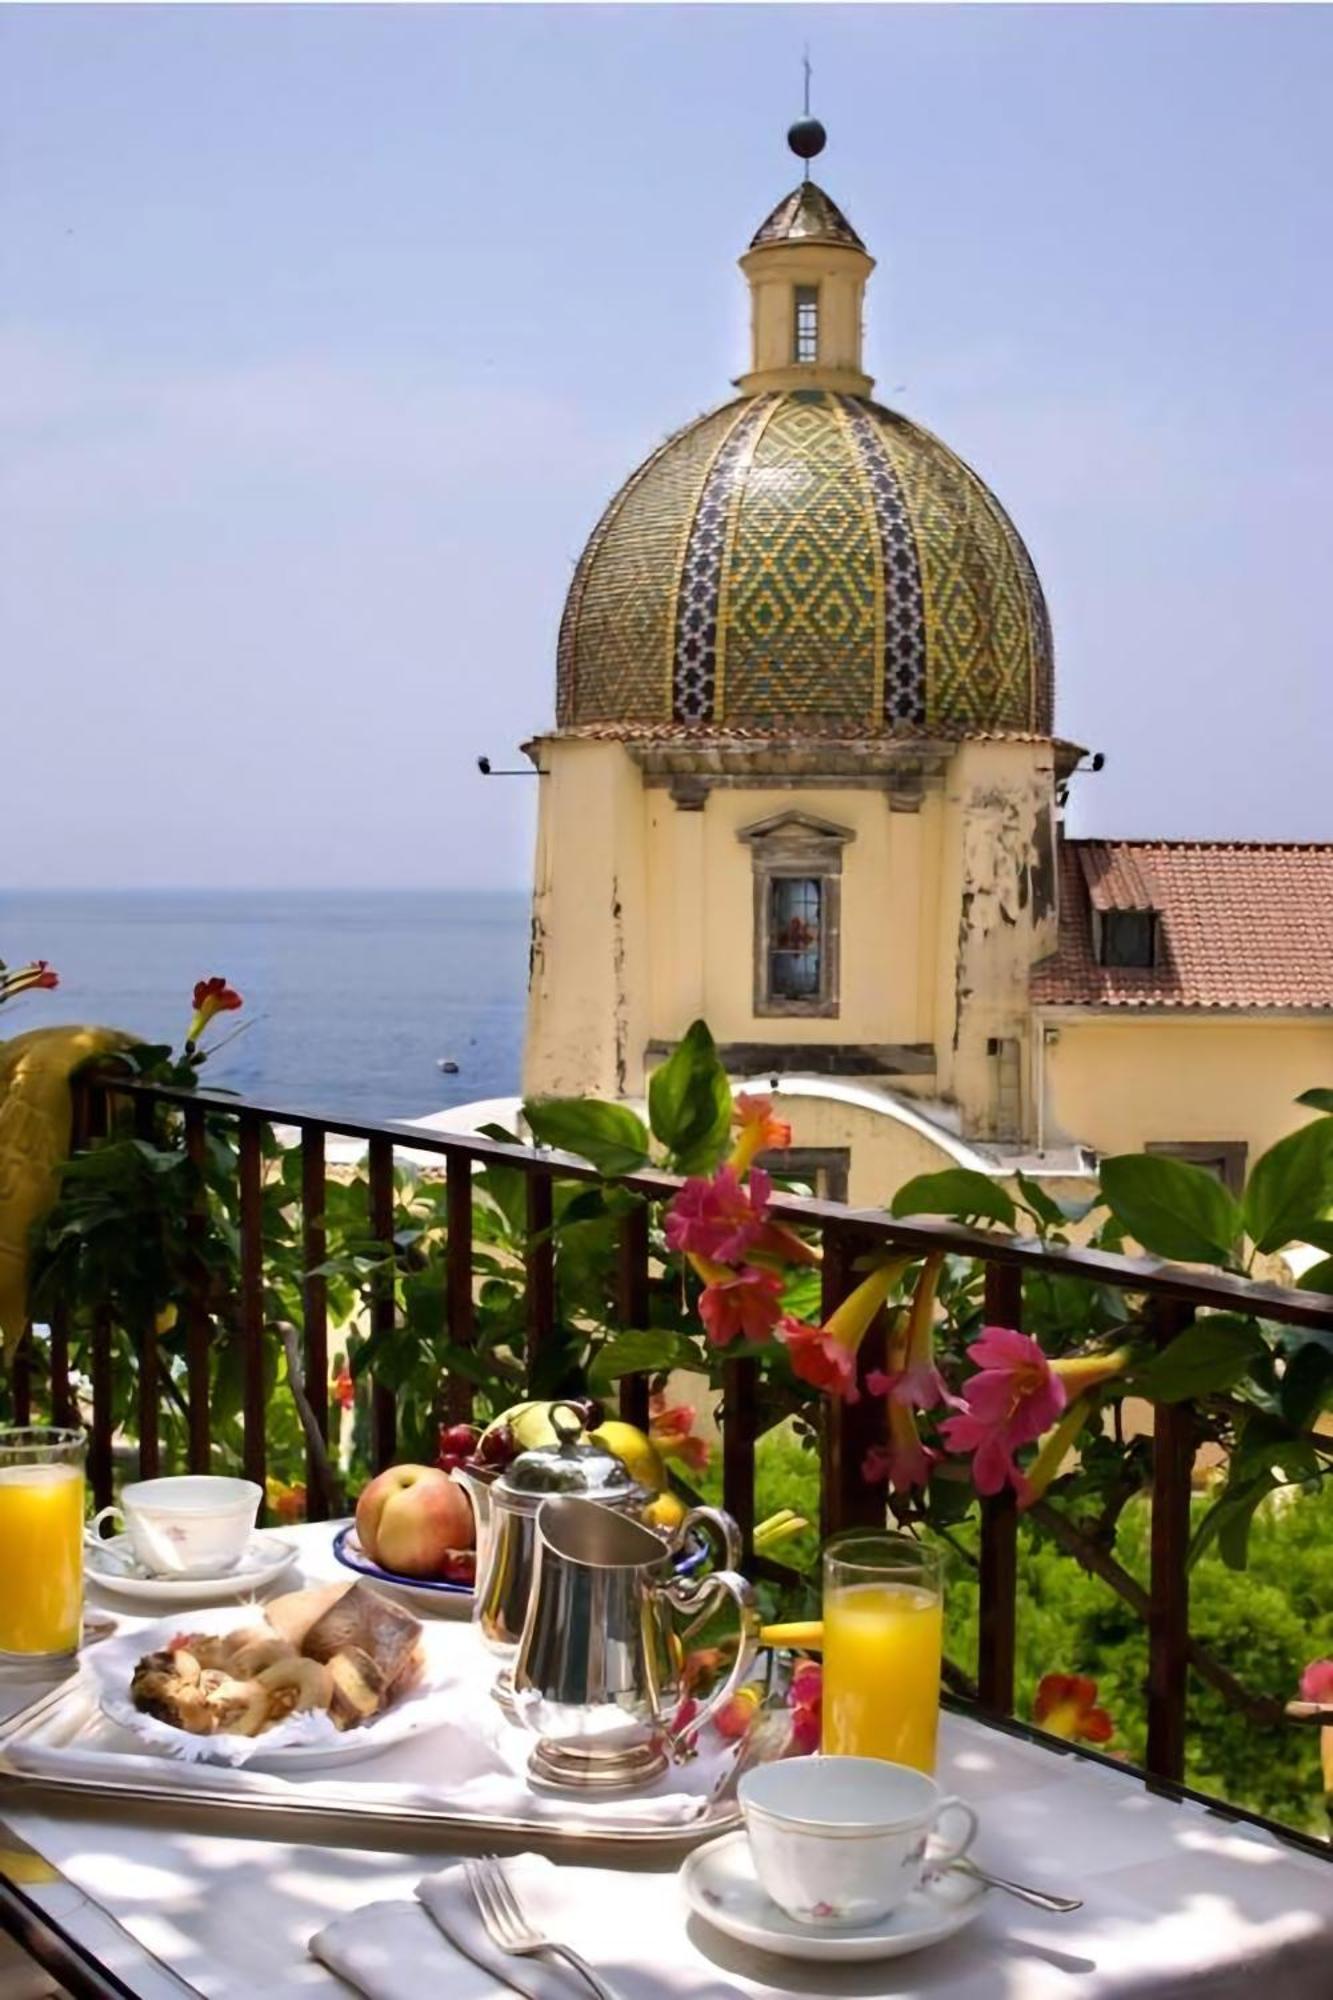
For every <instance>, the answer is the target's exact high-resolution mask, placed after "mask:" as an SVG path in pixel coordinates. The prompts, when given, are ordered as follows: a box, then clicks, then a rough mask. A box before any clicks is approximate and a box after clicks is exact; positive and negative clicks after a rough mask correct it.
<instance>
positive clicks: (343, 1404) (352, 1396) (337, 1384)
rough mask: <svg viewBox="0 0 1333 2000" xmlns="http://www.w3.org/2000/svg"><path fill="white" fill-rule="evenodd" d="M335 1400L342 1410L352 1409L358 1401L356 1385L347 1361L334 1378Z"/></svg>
mask: <svg viewBox="0 0 1333 2000" xmlns="http://www.w3.org/2000/svg"><path fill="white" fill-rule="evenodd" d="M333 1400H334V1402H335V1403H336V1404H337V1405H338V1407H339V1409H340V1410H350V1409H351V1407H352V1405H353V1404H354V1403H355V1401H356V1385H355V1383H354V1382H353V1381H352V1371H351V1369H350V1368H349V1367H348V1366H347V1363H346V1362H345V1361H344V1363H343V1365H342V1367H341V1368H340V1369H339V1370H338V1372H337V1374H336V1375H335V1376H334V1378H333Z"/></svg>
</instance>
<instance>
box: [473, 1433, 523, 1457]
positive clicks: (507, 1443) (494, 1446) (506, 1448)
mask: <svg viewBox="0 0 1333 2000" xmlns="http://www.w3.org/2000/svg"><path fill="white" fill-rule="evenodd" d="M477 1455H478V1457H479V1458H480V1459H481V1460H482V1462H483V1464H485V1465H508V1463H509V1461H510V1459H512V1458H517V1456H518V1439H517V1438H516V1437H515V1436H514V1432H513V1427H512V1425H510V1424H500V1425H498V1426H497V1427H496V1429H494V1430H489V1431H485V1432H483V1434H482V1439H481V1442H480V1444H479V1445H478V1446H477Z"/></svg>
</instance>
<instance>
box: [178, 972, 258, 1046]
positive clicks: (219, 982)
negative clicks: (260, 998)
mask: <svg viewBox="0 0 1333 2000" xmlns="http://www.w3.org/2000/svg"><path fill="white" fill-rule="evenodd" d="M244 1004H245V1003H244V1001H243V1000H242V999H241V996H240V994H239V993H236V992H234V991H233V989H232V988H231V987H230V986H228V984H227V982H226V980H225V979H223V978H222V977H221V975H220V974H215V975H214V977H213V978H212V979H201V980H199V981H198V983H197V984H196V986H195V989H194V1018H193V1020H192V1021H191V1022H190V1025H189V1027H188V1028H187V1029H186V1031H185V1041H186V1045H187V1047H188V1046H193V1044H194V1043H195V1042H197V1041H198V1039H199V1037H200V1035H202V1034H203V1032H204V1029H205V1028H206V1027H207V1026H208V1024H209V1022H210V1021H211V1020H212V1019H213V1016H214V1015H215V1014H231V1013H234V1012H235V1010H236V1008H237V1007H242V1006H244Z"/></svg>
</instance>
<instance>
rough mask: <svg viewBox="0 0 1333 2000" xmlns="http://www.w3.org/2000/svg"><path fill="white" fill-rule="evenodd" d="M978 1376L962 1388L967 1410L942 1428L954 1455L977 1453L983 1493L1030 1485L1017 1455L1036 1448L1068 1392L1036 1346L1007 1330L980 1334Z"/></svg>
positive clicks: (972, 1353)
mask: <svg viewBox="0 0 1333 2000" xmlns="http://www.w3.org/2000/svg"><path fill="white" fill-rule="evenodd" d="M967 1352H968V1356H969V1358H970V1359H971V1360H973V1361H975V1362H976V1364H977V1373H976V1374H975V1375H973V1376H971V1377H970V1378H969V1380H968V1381H967V1382H965V1383H964V1384H963V1399H964V1400H963V1407H962V1410H961V1413H960V1414H959V1415H958V1416H956V1417H949V1418H948V1419H946V1421H945V1422H944V1423H942V1424H941V1425H940V1435H941V1436H942V1437H943V1439H944V1442H945V1443H946V1444H947V1445H948V1447H949V1449H950V1451H970V1452H971V1453H972V1484H973V1485H974V1486H975V1487H976V1489H977V1492H978V1493H981V1494H991V1493H999V1492H1000V1491H1001V1489H1002V1488H1003V1487H1004V1486H1005V1485H1009V1486H1012V1487H1013V1488H1014V1490H1015V1492H1016V1493H1018V1494H1019V1495H1020V1496H1022V1494H1023V1493H1024V1492H1025V1490H1026V1485H1027V1482H1026V1480H1025V1479H1024V1477H1023V1474H1022V1473H1021V1472H1020V1471H1019V1469H1018V1466H1017V1464H1016V1463H1015V1461H1014V1453H1015V1452H1016V1451H1017V1450H1018V1449H1019V1448H1020V1447H1021V1446H1022V1445H1025V1444H1034V1443H1035V1442H1036V1440H1037V1439H1038V1438H1039V1437H1040V1436H1041V1434H1042V1432H1043V1431H1044V1430H1046V1429H1047V1428H1048V1426H1049V1425H1051V1424H1053V1423H1054V1422H1055V1420H1056V1418H1057V1417H1058V1416H1059V1415H1060V1412H1061V1411H1062V1410H1063V1409H1064V1406H1065V1387H1064V1384H1063V1382H1062V1381H1061V1380H1060V1378H1059V1376H1058V1375H1056V1374H1054V1373H1053V1372H1052V1370H1051V1364H1050V1362H1049V1361H1048V1360H1047V1359H1046V1356H1045V1355H1044V1354H1043V1353H1042V1351H1041V1348H1040V1347H1039V1346H1038V1344H1037V1342H1036V1341H1035V1340H1033V1339H1032V1338H1031V1337H1030V1336H1029V1335H1028V1334H1025V1333H1014V1332H1013V1331H1012V1330H1011V1329H1010V1328H1008V1327H1003V1326H987V1327H983V1328H982V1330H981V1336H980V1338H979V1339H977V1340H974V1341H973V1343H972V1345H971V1346H970V1347H969V1348H968V1350H967Z"/></svg>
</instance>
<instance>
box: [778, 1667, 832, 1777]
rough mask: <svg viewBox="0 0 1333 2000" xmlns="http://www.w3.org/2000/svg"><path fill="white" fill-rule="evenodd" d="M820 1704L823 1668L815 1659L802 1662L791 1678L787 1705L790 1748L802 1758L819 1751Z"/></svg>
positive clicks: (822, 1693) (821, 1715)
mask: <svg viewBox="0 0 1333 2000" xmlns="http://www.w3.org/2000/svg"><path fill="white" fill-rule="evenodd" d="M823 1703H824V1671H823V1668H822V1667H821V1666H820V1665H819V1662H818V1661H817V1660H802V1661H801V1662H800V1663H799V1665H798V1666H797V1668H796V1671H795V1673H794V1674H793V1675H792V1677H791V1687H790V1688H789V1690H788V1692H787V1705H788V1707H789V1708H790V1709H791V1740H792V1748H793V1749H794V1750H796V1751H798V1752H799V1753H800V1755H801V1756H803V1757H804V1756H809V1755H810V1753H811V1752H812V1751H814V1750H818V1748H819V1739H820V1734H821V1729H822V1721H823Z"/></svg>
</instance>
